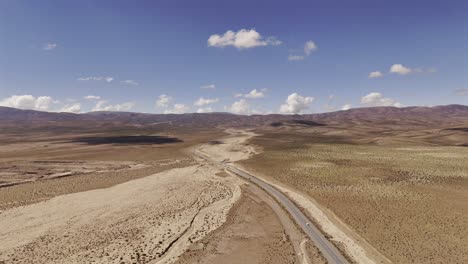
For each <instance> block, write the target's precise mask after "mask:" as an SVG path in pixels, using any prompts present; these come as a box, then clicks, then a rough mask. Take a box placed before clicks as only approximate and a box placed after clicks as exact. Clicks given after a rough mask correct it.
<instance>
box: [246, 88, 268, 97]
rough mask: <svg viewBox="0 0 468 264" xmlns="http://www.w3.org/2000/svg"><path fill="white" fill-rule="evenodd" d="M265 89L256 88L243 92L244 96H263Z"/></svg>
mask: <svg viewBox="0 0 468 264" xmlns="http://www.w3.org/2000/svg"><path fill="white" fill-rule="evenodd" d="M265 91H266V89H262V90H261V91H257V89H253V90H252V91H250V92H249V93H248V94H245V95H244V96H245V98H263V97H265V93H264V92H265Z"/></svg>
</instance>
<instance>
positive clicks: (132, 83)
mask: <svg viewBox="0 0 468 264" xmlns="http://www.w3.org/2000/svg"><path fill="white" fill-rule="evenodd" d="M121 83H124V84H129V85H133V86H138V85H140V84H139V83H138V82H136V81H134V80H124V81H121Z"/></svg>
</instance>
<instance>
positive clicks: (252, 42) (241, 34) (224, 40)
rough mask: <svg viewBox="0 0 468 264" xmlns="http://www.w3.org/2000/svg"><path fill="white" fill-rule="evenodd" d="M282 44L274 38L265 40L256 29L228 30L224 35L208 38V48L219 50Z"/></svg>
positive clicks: (214, 35)
mask: <svg viewBox="0 0 468 264" xmlns="http://www.w3.org/2000/svg"><path fill="white" fill-rule="evenodd" d="M280 44H281V41H279V40H277V39H276V38H274V37H268V38H266V39H265V38H263V37H262V36H261V35H260V33H258V32H257V31H256V30H255V29H250V30H248V29H241V30H239V31H237V32H234V31H232V30H228V31H226V33H224V34H223V35H217V34H213V35H211V36H210V37H209V38H208V46H209V47H217V48H222V47H227V46H233V47H236V48H237V49H249V48H254V47H259V46H268V45H273V46H276V45H280Z"/></svg>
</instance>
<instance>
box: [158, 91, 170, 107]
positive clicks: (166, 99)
mask: <svg viewBox="0 0 468 264" xmlns="http://www.w3.org/2000/svg"><path fill="white" fill-rule="evenodd" d="M170 102H172V97H170V96H168V95H165V94H161V95H160V96H159V97H158V100H156V106H157V107H162V108H166V107H168V106H169V103H170Z"/></svg>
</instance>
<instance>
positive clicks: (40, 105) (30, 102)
mask: <svg viewBox="0 0 468 264" xmlns="http://www.w3.org/2000/svg"><path fill="white" fill-rule="evenodd" d="M53 103H54V100H53V99H52V97H50V96H38V97H34V96H32V95H30V94H27V95H13V96H10V97H8V98H4V99H2V100H1V101H0V106H6V107H14V108H19V109H32V110H40V111H47V110H49V109H50V107H51V106H52V104H53Z"/></svg>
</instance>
